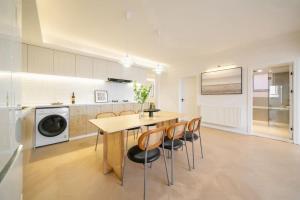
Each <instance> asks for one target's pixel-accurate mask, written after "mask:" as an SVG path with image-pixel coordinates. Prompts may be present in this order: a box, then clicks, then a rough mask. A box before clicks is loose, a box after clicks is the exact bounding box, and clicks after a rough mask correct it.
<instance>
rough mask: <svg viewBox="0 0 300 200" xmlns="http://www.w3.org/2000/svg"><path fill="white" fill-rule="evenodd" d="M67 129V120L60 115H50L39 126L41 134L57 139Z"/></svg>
mask: <svg viewBox="0 0 300 200" xmlns="http://www.w3.org/2000/svg"><path fill="white" fill-rule="evenodd" d="M66 127H67V120H66V119H65V118H64V117H62V116H60V115H49V116H47V117H45V118H43V119H42V120H41V121H40V123H39V124H38V130H39V132H40V134H42V135H43V136H45V137H55V136H57V135H59V134H61V133H62V132H64V130H65V129H66Z"/></svg>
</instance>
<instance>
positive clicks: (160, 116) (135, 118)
mask: <svg viewBox="0 0 300 200" xmlns="http://www.w3.org/2000/svg"><path fill="white" fill-rule="evenodd" d="M182 116H183V115H182V114H181V113H175V112H158V113H155V114H154V116H153V117H151V118H150V117H149V116H148V115H147V114H145V115H144V117H142V118H141V119H140V118H139V115H138V114H133V115H122V116H116V117H107V118H100V119H91V120H89V122H90V123H92V124H94V125H95V126H97V127H98V128H99V129H100V130H102V131H103V132H104V133H113V132H118V131H123V130H126V129H130V128H134V127H138V126H145V125H149V124H154V123H159V122H164V121H169V120H173V119H178V118H180V117H182Z"/></svg>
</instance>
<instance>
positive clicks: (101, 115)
mask: <svg viewBox="0 0 300 200" xmlns="http://www.w3.org/2000/svg"><path fill="white" fill-rule="evenodd" d="M116 116H117V114H116V113H114V112H103V113H98V114H97V115H96V119H100V118H107V117H116ZM99 135H103V133H102V131H101V130H100V129H98V133H97V139H96V146H95V151H96V150H97V146H98V139H99Z"/></svg>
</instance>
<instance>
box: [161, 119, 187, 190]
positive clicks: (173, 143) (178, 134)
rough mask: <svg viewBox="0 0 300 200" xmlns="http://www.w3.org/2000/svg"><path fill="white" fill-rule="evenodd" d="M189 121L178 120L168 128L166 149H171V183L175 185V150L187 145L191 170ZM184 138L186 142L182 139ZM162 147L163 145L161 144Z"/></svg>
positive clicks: (165, 141)
mask: <svg viewBox="0 0 300 200" xmlns="http://www.w3.org/2000/svg"><path fill="white" fill-rule="evenodd" d="M186 126H187V122H178V123H176V124H173V125H171V126H169V127H168V128H167V131H166V133H167V136H166V137H165V140H164V143H163V144H164V149H167V150H169V151H171V185H174V150H178V149H180V148H182V147H183V146H185V152H186V158H187V162H188V167H189V170H191V165H190V160H189V154H188V150H187V145H186V140H185V135H184V133H185V130H186ZM181 138H183V139H184V142H183V141H181V140H180V139H181ZM161 147H162V145H161Z"/></svg>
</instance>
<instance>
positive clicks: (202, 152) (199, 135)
mask: <svg viewBox="0 0 300 200" xmlns="http://www.w3.org/2000/svg"><path fill="white" fill-rule="evenodd" d="M198 132H199V141H200V149H201V157H202V159H203V149H202V139H201V134H200V130H198Z"/></svg>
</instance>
